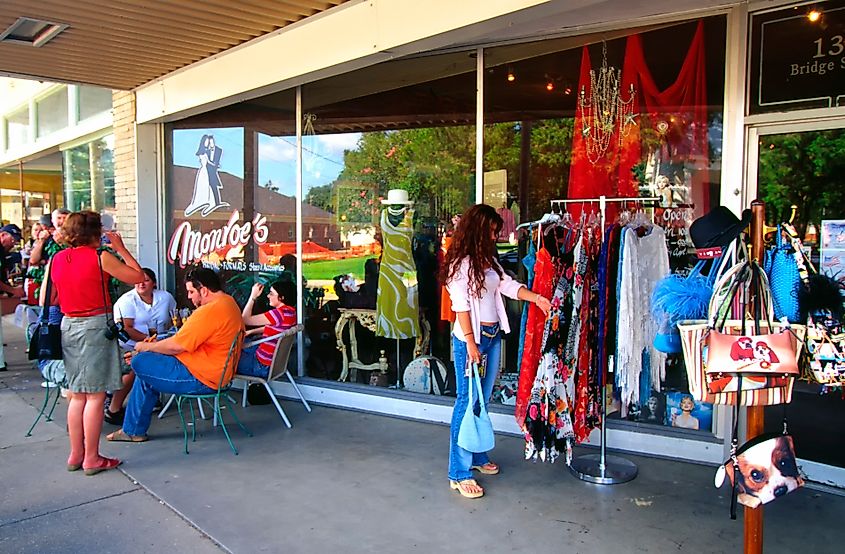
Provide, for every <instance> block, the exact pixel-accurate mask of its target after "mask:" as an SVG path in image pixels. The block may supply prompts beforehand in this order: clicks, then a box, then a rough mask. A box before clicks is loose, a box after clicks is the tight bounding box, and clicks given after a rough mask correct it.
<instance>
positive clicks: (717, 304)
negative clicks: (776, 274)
mask: <svg viewBox="0 0 845 554" xmlns="http://www.w3.org/2000/svg"><path fill="white" fill-rule="evenodd" d="M752 282H753V283H754V284H755V286H756V287H757V289H758V290H759V294H758V295H757V297H758V300H759V301H758V302H757V306H756V309H757V311H758V312H759V313H760V317H758V319H757V320H756V321H755V320H728V319H727V317H728V315H729V314H730V313H731V308H732V305H733V304H736V301H737V299H739V298H740V297H742V296H743V293H744V292H745V289H747V287H748V286H749V284H751V283H752ZM746 307H747V306H742V313H745V312H746V310H745V308H746ZM708 312H709V319H708V321H707V322H706V323H705V322H701V321H688V322H682V323H681V324H679V325H678V327H679V329H680V331H681V339H682V340H681V342H682V348H683V351H684V358H685V362H686V367H687V378H688V382H689V387H690V393H691V394H692V395H693V397H694V398H695V399H696V400H699V401H702V402H710V403H713V404H726V405H741V406H767V405H773V404H781V403H787V402H790V401H791V399H792V387H793V384H794V382H795V375H796V374H797V363H796V360H797V359H798V355H799V354H800V348H801V343H802V341H803V338H804V333H805V328H804V326H789V325H788V324H786V323H781V322H778V323H773V322H772V306H771V298H770V296H769V288H768V282H767V280H766V275H765V273H764V272H763V271H762V268H760V266H759V265H757V264H756V263H754V262H741V263H739V264H735V265H734V266H733V267H731V268H730V269H729V270H728V271H727V272H725V274H724V275H723V276H722V277H721V279H720V280H719V282H717V284H716V286H715V287H714V294H713V298H712V299H711V302H710V307H709V309H708ZM763 314H765V315H763ZM751 329H755V330H756V335H751V334H750V333H749V330H751ZM768 330H772V331H773V333H771V334H770V333H768V332H767V331H768ZM734 337H736V338H734ZM752 337H754V338H757V339H758V340H757V341H754V340H753V339H752ZM773 338H774V339H775V341H774V342H776V343H777V348H778V351H779V352H776V353H775V354H774V356H773V355H772V349H771V344H769V342H771V341H772V339H773ZM749 340H751V350H750V352H748V351H745V350H743V351H740V346H745V345H747V343H748V341H749ZM737 343H739V344H738V345H737ZM757 343H762V344H760V345H759V346H758V345H757ZM735 345H736V347H735ZM711 346H712V347H713V350H715V351H716V353H715V354H714V353H713V352H711ZM755 347H757V349H756V350H755ZM732 351H733V352H732ZM732 355H733V357H736V358H738V359H737V360H734V359H733V358H732ZM764 356H765V358H766V359H765V360H763V359H762V358H763V357H764ZM775 356H777V359H778V362H777V364H774V363H773V360H774V357H775ZM749 357H750V358H749ZM783 364H786V365H783ZM765 365H768V366H769V367H768V368H763V366H765ZM781 365H783V370H781V371H779V372H773V369H774V371H777V368H780V367H781ZM793 366H794V368H793ZM743 369H744V371H742V370H743Z"/></svg>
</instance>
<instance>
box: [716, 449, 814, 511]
mask: <svg viewBox="0 0 845 554" xmlns="http://www.w3.org/2000/svg"><path fill="white" fill-rule="evenodd" d="M726 476H727V478H728V481H730V483H731V485H732V487H733V494H732V496H731V519H736V504H737V502H738V503H740V504H742V505H743V506H748V507H749V508H757V507H759V506H762V505H763V504H768V503H769V502H771V501H772V500H774V499H776V498H780V497H781V496H784V495H786V494H788V493H790V492H792V491H794V490H796V489H798V488H800V487H803V486H804V479H803V478H802V476H801V473H800V472H799V470H798V463H797V462H796V461H795V448H794V446H793V444H792V437H791V436H790V435H788V434H786V433H767V434H764V435H760V436H758V437H755V438H753V439H751V440H750V441H748V442H746V443H745V444H743V445H742V446H741V447H739V448H738V449H737V450H736V453H735V454H733V455H732V456H731V457H730V458H729V459H728V460H727V461H725V463H724V464H723V465H721V466H719V468H718V469H717V470H716V479H715V485H716V487H717V488H718V487H721V486H722V483H724V482H725V477H726Z"/></svg>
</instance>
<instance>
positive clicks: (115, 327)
mask: <svg viewBox="0 0 845 554" xmlns="http://www.w3.org/2000/svg"><path fill="white" fill-rule="evenodd" d="M103 334H104V335H105V336H106V338H107V339H108V340H114V339H120V340H122V341H123V342H126V341H128V340H131V339H130V338H129V333H127V332H126V331H125V330H124V328H123V322H122V321H118V322H116V323H115V322H114V321H111V320H109V322H108V325H107V326H106V330H105V331H104V332H103Z"/></svg>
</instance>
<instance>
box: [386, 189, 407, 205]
mask: <svg viewBox="0 0 845 554" xmlns="http://www.w3.org/2000/svg"><path fill="white" fill-rule="evenodd" d="M381 203H382V204H405V205H406V206H413V205H414V202H413V200H408V191H407V190H404V189H390V190H389V191H387V198H383V199H382V201H381Z"/></svg>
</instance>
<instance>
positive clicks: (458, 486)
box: [449, 479, 484, 498]
mask: <svg viewBox="0 0 845 554" xmlns="http://www.w3.org/2000/svg"><path fill="white" fill-rule="evenodd" d="M467 485H470V486H475V487H478V488H479V489H481V492H472V491H470V490H467V488H466V486H467ZM449 487H450V488H451V489H452V490H456V491H458V492H459V493H461V496H463V497H464V498H481V497H482V496H484V489H482V488H481V486H480V485H479V484H478V483H477V482H476V481H475V479H464V480H463V481H452V480H451V479H450V480H449Z"/></svg>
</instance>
